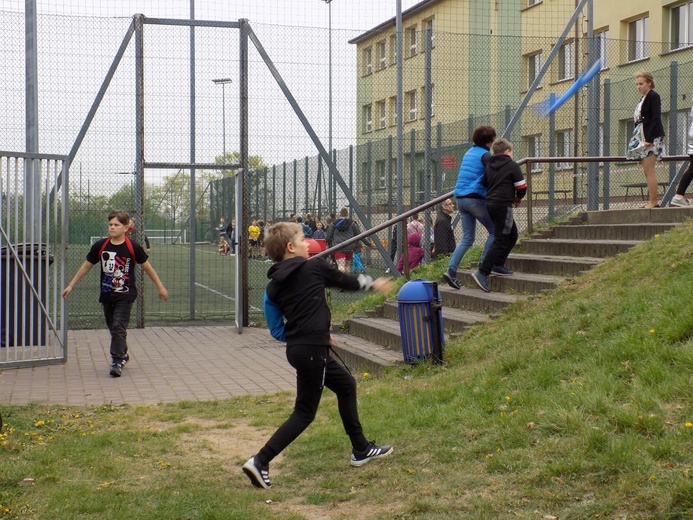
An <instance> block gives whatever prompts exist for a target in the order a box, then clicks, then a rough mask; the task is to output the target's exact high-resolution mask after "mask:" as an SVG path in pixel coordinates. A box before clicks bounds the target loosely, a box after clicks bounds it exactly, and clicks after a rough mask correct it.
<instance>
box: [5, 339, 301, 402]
mask: <svg viewBox="0 0 693 520" xmlns="http://www.w3.org/2000/svg"><path fill="white" fill-rule="evenodd" d="M109 343H110V335H109V333H108V330H106V329H105V328H104V329H99V330H75V331H70V332H69V333H68V347H67V349H68V350H67V352H68V360H67V363H66V364H64V365H51V366H43V367H35V368H18V369H8V370H0V402H2V403H3V404H13V405H23V404H29V403H40V404H61V405H71V406H91V405H102V404H123V403H128V404H156V403H167V402H177V401H209V400H215V399H225V398H228V397H233V396H238V395H247V394H266V393H273V392H277V391H282V390H295V388H296V375H295V371H294V369H293V368H291V366H290V365H289V363H288V362H287V361H286V356H285V345H284V344H283V343H279V342H278V341H275V340H274V339H272V337H271V336H270V334H269V331H267V329H256V328H246V329H244V330H243V333H242V334H238V333H237V332H236V328H235V327H148V328H146V329H130V330H128V348H129V353H130V362H129V363H128V364H127V366H126V367H125V369H124V370H123V375H122V377H119V378H117V377H111V376H110V375H109V374H108V372H109V369H110V355H109Z"/></svg>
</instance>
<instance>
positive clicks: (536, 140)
mask: <svg viewBox="0 0 693 520" xmlns="http://www.w3.org/2000/svg"><path fill="white" fill-rule="evenodd" d="M524 139H525V148H526V150H527V155H526V157H541V134H531V135H526V136H525V137H524ZM530 140H531V142H532V143H533V145H534V146H532V150H530V146H529V145H530ZM531 171H532V173H539V172H541V164H540V163H532V170H531Z"/></svg>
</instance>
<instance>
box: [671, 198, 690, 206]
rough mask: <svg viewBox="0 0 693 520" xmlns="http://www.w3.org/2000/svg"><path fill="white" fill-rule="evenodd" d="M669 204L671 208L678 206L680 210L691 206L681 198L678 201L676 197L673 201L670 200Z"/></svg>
mask: <svg viewBox="0 0 693 520" xmlns="http://www.w3.org/2000/svg"><path fill="white" fill-rule="evenodd" d="M669 204H670V205H671V206H679V207H681V208H685V207H687V206H690V205H691V203H690V202H688V200H687V199H685V198H683V197H681V198H680V199H679V198H678V197H674V198H673V199H671V202H670V203H669Z"/></svg>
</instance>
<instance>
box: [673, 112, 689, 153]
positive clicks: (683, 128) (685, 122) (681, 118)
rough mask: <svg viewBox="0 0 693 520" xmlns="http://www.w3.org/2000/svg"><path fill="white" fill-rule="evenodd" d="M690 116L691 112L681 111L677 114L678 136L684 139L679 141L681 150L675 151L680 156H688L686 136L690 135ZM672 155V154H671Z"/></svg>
mask: <svg viewBox="0 0 693 520" xmlns="http://www.w3.org/2000/svg"><path fill="white" fill-rule="evenodd" d="M689 115H690V111H689V110H681V111H679V112H677V113H676V134H677V135H680V136H681V137H682V139H679V140H678V141H679V143H678V144H679V148H678V150H675V151H674V153H675V154H678V155H688V146H687V143H686V136H687V135H688V128H689V125H690V121H689V119H688V116H689ZM670 153H671V152H670Z"/></svg>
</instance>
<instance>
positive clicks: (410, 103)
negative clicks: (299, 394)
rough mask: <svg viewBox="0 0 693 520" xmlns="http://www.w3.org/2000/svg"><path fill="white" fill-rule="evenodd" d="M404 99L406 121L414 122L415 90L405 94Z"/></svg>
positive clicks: (415, 111)
mask: <svg viewBox="0 0 693 520" xmlns="http://www.w3.org/2000/svg"><path fill="white" fill-rule="evenodd" d="M405 96H406V97H405V99H406V100H407V106H406V108H407V110H408V114H409V115H408V117H407V121H416V113H417V110H416V108H417V107H416V90H410V91H409V92H407V93H406V94H405Z"/></svg>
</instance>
